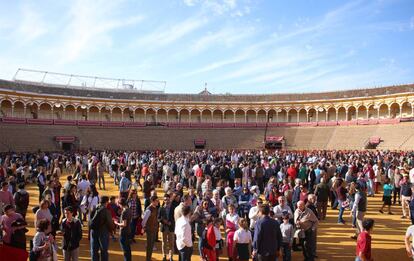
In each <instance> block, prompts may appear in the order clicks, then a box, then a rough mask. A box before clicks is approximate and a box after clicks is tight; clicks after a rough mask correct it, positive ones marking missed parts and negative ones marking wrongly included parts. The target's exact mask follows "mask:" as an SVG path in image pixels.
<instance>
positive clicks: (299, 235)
mask: <svg viewBox="0 0 414 261" xmlns="http://www.w3.org/2000/svg"><path fill="white" fill-rule="evenodd" d="M293 237H294V238H299V239H302V238H305V230H303V229H301V228H298V229H296V230H295V233H294V234H293Z"/></svg>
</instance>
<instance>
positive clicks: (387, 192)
mask: <svg viewBox="0 0 414 261" xmlns="http://www.w3.org/2000/svg"><path fill="white" fill-rule="evenodd" d="M393 189H394V186H393V185H391V184H390V179H389V178H388V177H386V178H385V182H384V186H383V190H384V195H383V196H382V201H383V202H384V203H383V204H382V207H381V209H380V210H379V212H381V213H384V211H383V209H384V207H385V206H387V207H388V214H389V215H392V214H393V213H392V212H391V197H392V196H391V193H392V191H393Z"/></svg>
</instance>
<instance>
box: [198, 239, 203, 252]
mask: <svg viewBox="0 0 414 261" xmlns="http://www.w3.org/2000/svg"><path fill="white" fill-rule="evenodd" d="M198 254H199V255H200V256H203V237H201V236H200V237H199V238H198Z"/></svg>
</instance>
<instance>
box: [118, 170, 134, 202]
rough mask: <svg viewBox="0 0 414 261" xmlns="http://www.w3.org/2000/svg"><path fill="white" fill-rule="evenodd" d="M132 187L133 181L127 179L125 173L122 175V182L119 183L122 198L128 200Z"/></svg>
mask: <svg viewBox="0 0 414 261" xmlns="http://www.w3.org/2000/svg"><path fill="white" fill-rule="evenodd" d="M130 187H131V181H130V180H129V179H128V178H127V177H125V172H122V173H121V180H120V181H119V194H120V198H125V199H126V198H128V194H129V189H130Z"/></svg>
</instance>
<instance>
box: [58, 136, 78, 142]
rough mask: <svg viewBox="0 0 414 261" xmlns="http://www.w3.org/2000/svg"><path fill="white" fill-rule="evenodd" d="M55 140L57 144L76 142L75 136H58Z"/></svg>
mask: <svg viewBox="0 0 414 261" xmlns="http://www.w3.org/2000/svg"><path fill="white" fill-rule="evenodd" d="M55 140H56V141H57V142H66V143H71V142H74V141H75V140H76V137H75V136H56V137H55Z"/></svg>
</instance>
